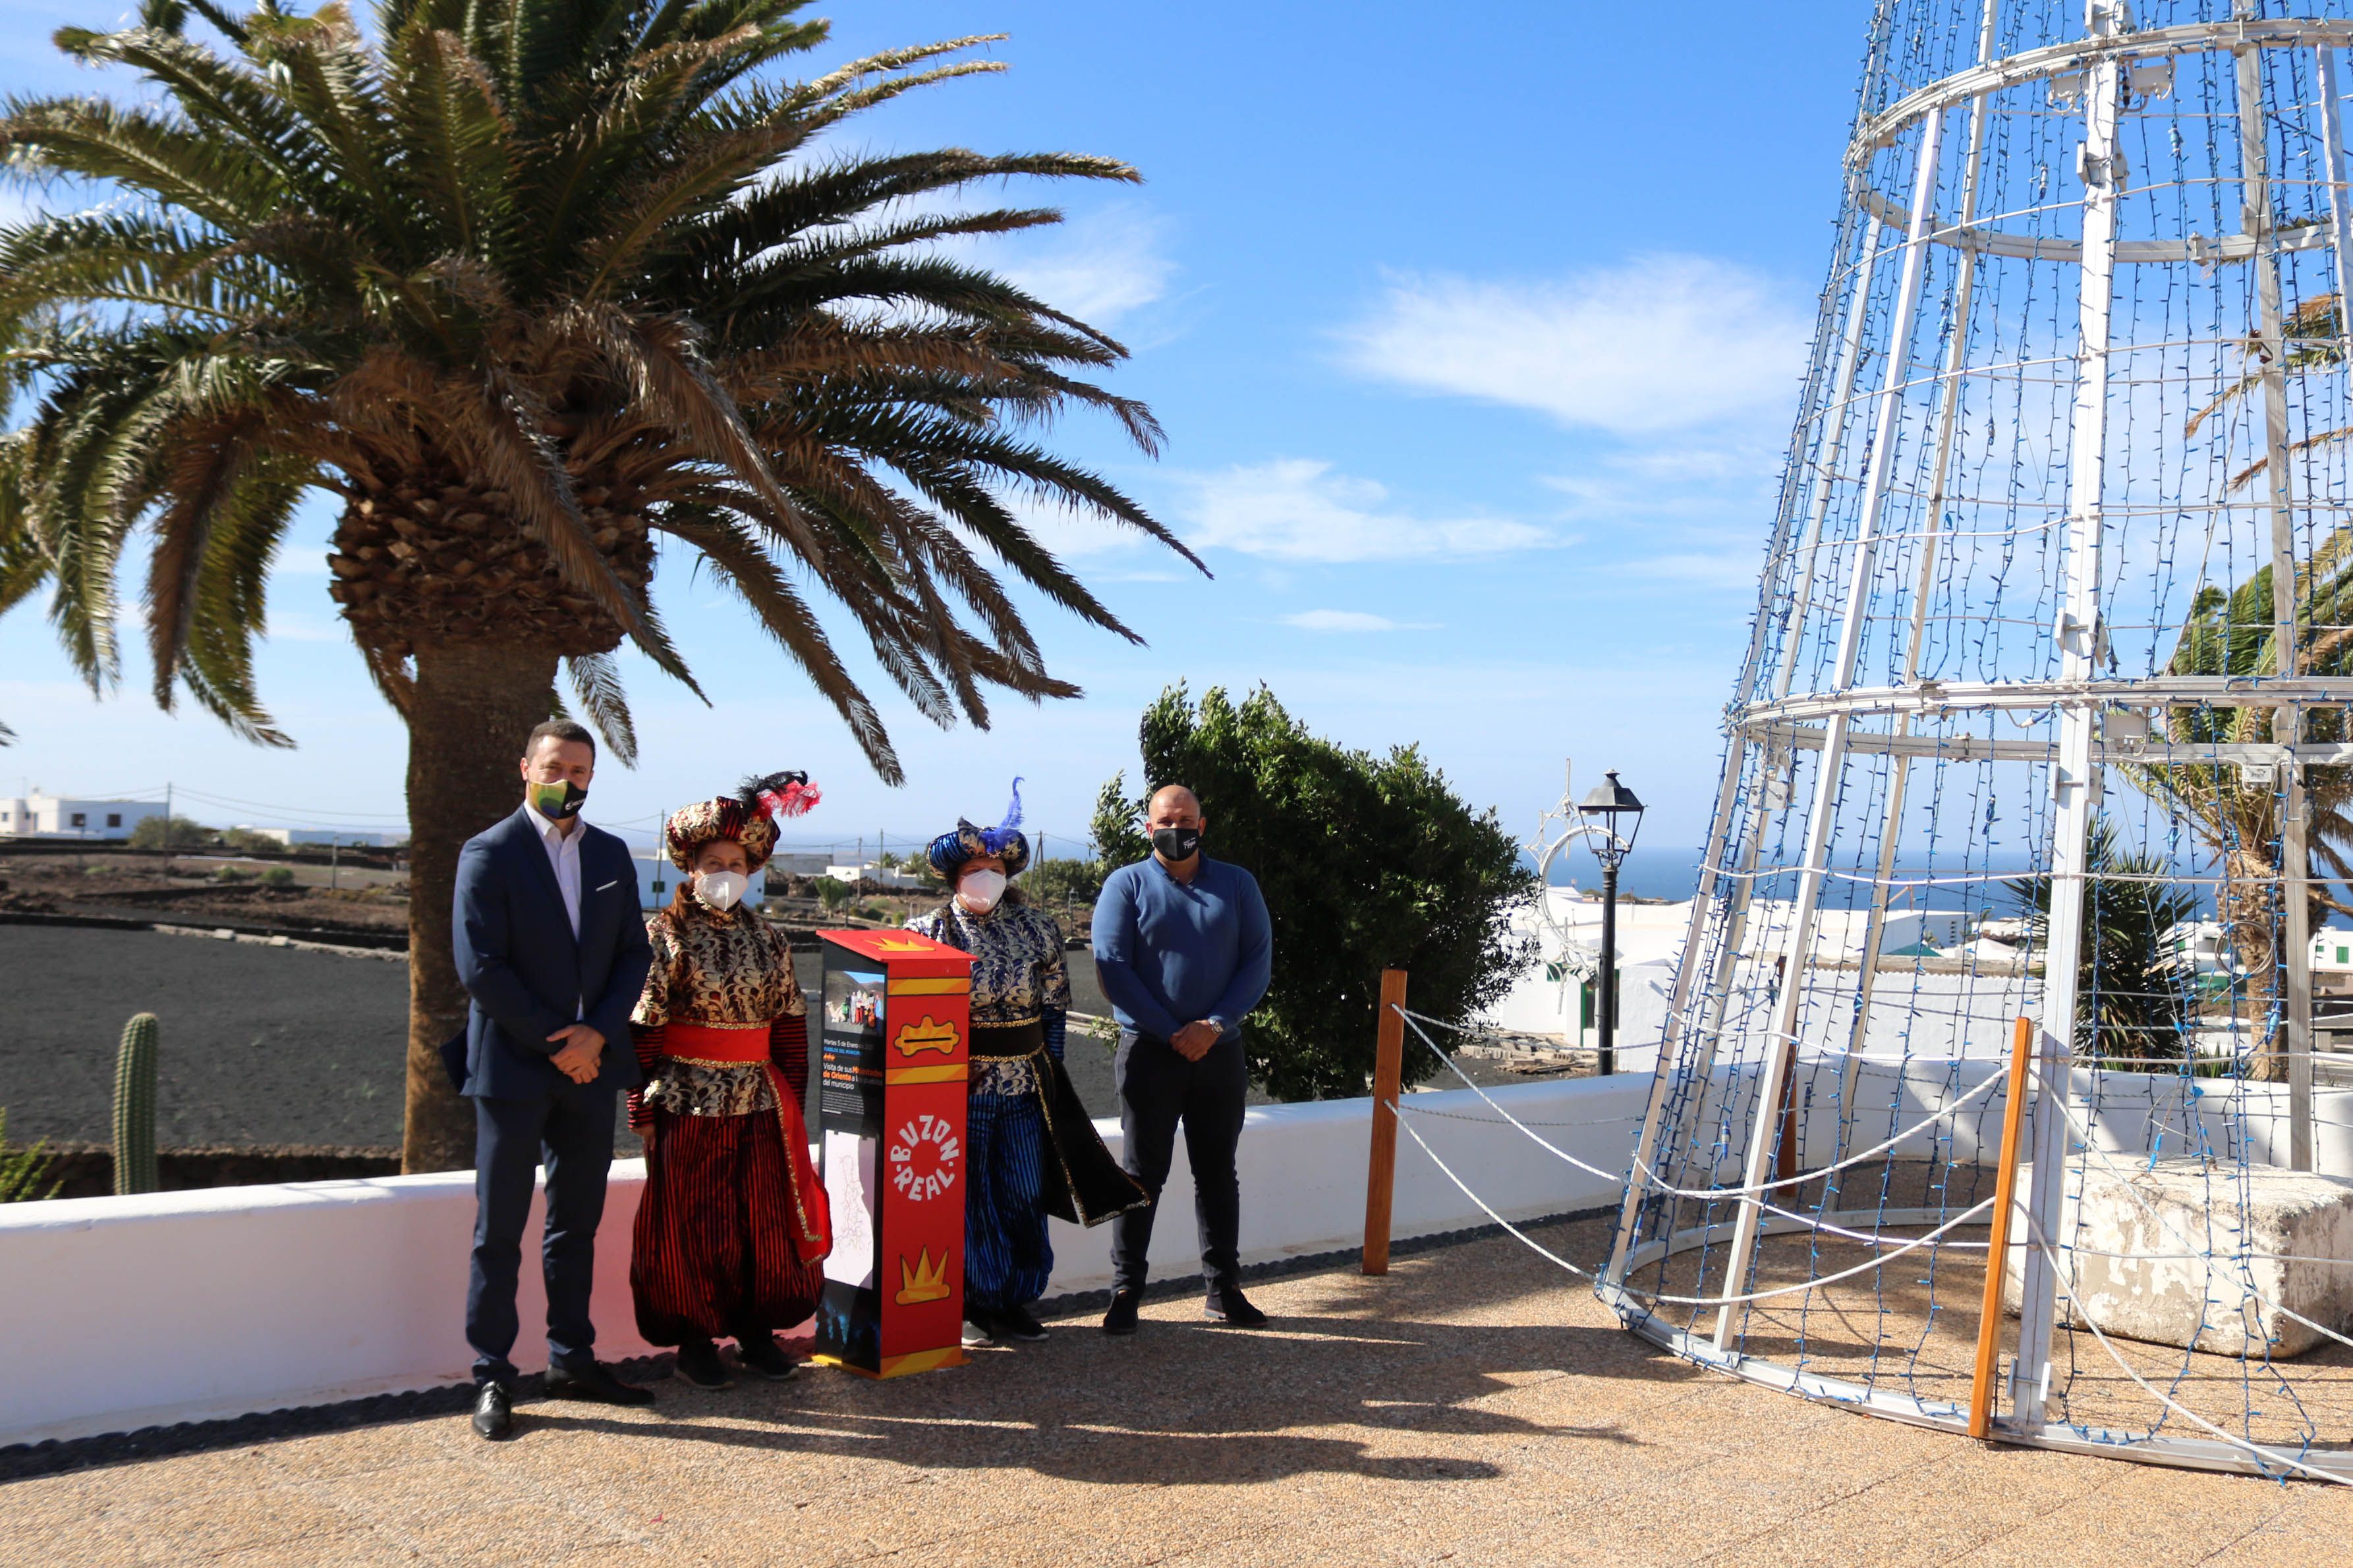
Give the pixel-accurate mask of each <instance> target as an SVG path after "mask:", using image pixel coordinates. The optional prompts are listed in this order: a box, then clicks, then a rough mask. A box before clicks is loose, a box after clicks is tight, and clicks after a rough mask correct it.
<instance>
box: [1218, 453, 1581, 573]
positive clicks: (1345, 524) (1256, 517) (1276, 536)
mask: <svg viewBox="0 0 2353 1568" xmlns="http://www.w3.org/2000/svg"><path fill="white" fill-rule="evenodd" d="M1184 482H1186V483H1187V484H1188V485H1189V486H1190V487H1191V488H1192V490H1193V496H1192V500H1191V501H1190V503H1189V504H1188V505H1187V506H1186V507H1185V509H1184V510H1185V512H1186V515H1187V521H1188V522H1189V526H1188V527H1187V529H1186V531H1185V538H1186V541H1187V542H1188V543H1190V544H1192V545H1193V546H1194V547H1195V548H1197V549H1198V548H1205V547H1208V548H1222V549H1227V550H1232V551H1237V552H1240V553H1242V554H1245V555H1257V556H1263V557H1265V558H1267V559H1270V560H1275V561H1316V562H1353V561H1411V560H1422V559H1427V558H1430V557H1434V556H1458V555H1497V554H1502V553H1504V552H1510V551H1515V550H1532V549H1536V548H1539V547H1541V546H1545V545H1549V544H1556V543H1560V542H1563V541H1561V540H1558V539H1556V538H1555V537H1554V536H1553V535H1551V534H1549V533H1547V532H1546V531H1544V530H1543V529H1540V528H1535V527H1532V526H1531V525H1529V524H1527V523H1524V522H1514V521H1509V520H1507V519H1503V518H1493V517H1451V518H1430V517H1418V516H1414V515H1412V514H1411V513H1409V512H1407V511H1404V510H1399V509H1398V508H1396V507H1394V506H1392V505H1391V504H1390V503H1389V496H1388V489H1387V488H1386V487H1384V486H1382V485H1380V484H1378V483H1377V482H1375V481H1374V480H1371V479H1356V478H1355V477H1353V476H1350V475H1347V474H1338V473H1335V472H1333V471H1332V465H1331V464H1329V463H1324V462H1317V461H1314V460H1312V459H1308V458H1277V459H1275V460H1274V461H1272V462H1266V463H1244V464H1238V465H1236V466H1235V467H1233V468H1226V469H1224V470H1222V471H1220V472H1219V473H1214V474H1196V475H1191V476H1187V477H1185V481H1184Z"/></svg>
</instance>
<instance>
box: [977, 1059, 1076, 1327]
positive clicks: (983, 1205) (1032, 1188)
mask: <svg viewBox="0 0 2353 1568" xmlns="http://www.w3.org/2000/svg"><path fill="white" fill-rule="evenodd" d="M1051 1158H1053V1155H1052V1152H1050V1150H1049V1149H1048V1148H1047V1147H1046V1118H1045V1114H1044V1113H1043V1112H1042V1111H1041V1110H1039V1107H1038V1097H1037V1096H1036V1095H1034V1094H976V1095H974V1096H973V1097H972V1098H971V1099H970V1100H967V1101H965V1171H966V1172H967V1173H969V1175H968V1179H969V1181H970V1183H971V1187H970V1189H969V1190H968V1191H967V1192H966V1193H965V1201H964V1309H965V1312H966V1313H968V1314H969V1313H974V1312H1001V1311H1004V1310H1006V1309H1008V1308H1009V1307H1026V1306H1028V1305H1029V1303H1030V1302H1032V1301H1034V1300H1038V1298H1039V1297H1040V1296H1043V1295H1044V1294H1045V1293H1046V1281H1047V1280H1048V1279H1050V1278H1052V1276H1053V1272H1054V1247H1053V1244H1052V1242H1050V1240H1048V1238H1047V1236H1046V1204H1045V1197H1044V1192H1045V1184H1046V1162H1047V1161H1048V1160H1050V1159H1051Z"/></svg>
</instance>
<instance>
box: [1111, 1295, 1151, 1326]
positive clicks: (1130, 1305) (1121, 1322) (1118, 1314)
mask: <svg viewBox="0 0 2353 1568" xmlns="http://www.w3.org/2000/svg"><path fill="white" fill-rule="evenodd" d="M1143 1304H1144V1292H1143V1291H1141V1290H1115V1291H1113V1293H1112V1298H1111V1310H1110V1311H1108V1312H1105V1313H1104V1314H1103V1332H1104V1333H1107V1334H1132V1333H1134V1332H1135V1310H1136V1308H1138V1307H1140V1306H1142V1305H1143Z"/></svg>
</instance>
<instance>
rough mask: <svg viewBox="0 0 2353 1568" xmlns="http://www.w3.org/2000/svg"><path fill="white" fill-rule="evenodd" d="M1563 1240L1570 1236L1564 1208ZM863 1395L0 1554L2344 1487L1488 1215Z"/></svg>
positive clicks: (304, 1466)
mask: <svg viewBox="0 0 2353 1568" xmlns="http://www.w3.org/2000/svg"><path fill="white" fill-rule="evenodd" d="M1546 1240H1547V1241H1548V1242H1549V1243H1550V1244H1551V1245H1553V1246H1554V1247H1556V1249H1561V1250H1564V1251H1565V1252H1566V1253H1567V1256H1570V1257H1572V1258H1591V1257H1593V1256H1594V1255H1595V1254H1596V1253H1597V1251H1598V1250H1599V1247H1600V1245H1601V1240H1602V1237H1601V1229H1600V1226H1599V1225H1597V1224H1595V1223H1593V1222H1584V1223H1580V1224H1577V1225H1571V1226H1556V1227H1552V1229H1551V1230H1550V1232H1549V1234H1548V1235H1547V1236H1546ZM1257 1293H1258V1295H1259V1298H1260V1299H1261V1300H1262V1302H1263V1303H1264V1304H1265V1305H1266V1306H1267V1307H1268V1308H1269V1309H1270V1310H1272V1311H1273V1312H1275V1313H1276V1314H1277V1321H1276V1323H1275V1325H1274V1326H1273V1327H1272V1328H1271V1329H1270V1330H1268V1331H1264V1332H1260V1333H1237V1332H1231V1331H1219V1330H1213V1329H1209V1328H1208V1327H1205V1326H1203V1325H1202V1324H1201V1323H1200V1322H1199V1321H1198V1318H1197V1317H1195V1316H1194V1315H1193V1314H1194V1312H1195V1311H1196V1310H1197V1309H1196V1308H1195V1307H1194V1306H1193V1303H1192V1302H1191V1301H1190V1300H1167V1301H1164V1302H1155V1304H1154V1306H1153V1307H1152V1308H1151V1309H1149V1310H1148V1311H1147V1321H1146V1323H1145V1331H1144V1333H1143V1334H1141V1335H1140V1336H1138V1337H1137V1338H1136V1339H1134V1340H1132V1341H1124V1342H1121V1341H1110V1340H1106V1339H1104V1338H1103V1336H1102V1335H1100V1334H1098V1333H1097V1332H1095V1331H1094V1329H1093V1327H1092V1320H1089V1319H1077V1320H1066V1321H1062V1322H1061V1323H1060V1324H1058V1326H1057V1330H1056V1333H1055V1336H1054V1338H1053V1340H1052V1341H1051V1342H1050V1343H1048V1344H1046V1345H1043V1346H1039V1347H1035V1348H1023V1349H1019V1350H1000V1351H992V1352H986V1353H985V1354H983V1355H982V1356H980V1357H979V1359H978V1361H977V1363H976V1364H974V1365H971V1366H967V1367H964V1368H960V1369H957V1370H954V1371H949V1372H943V1373H933V1374H930V1375H927V1376H923V1377H919V1378H914V1379H910V1380H907V1381H904V1382H899V1383H892V1384H871V1383H866V1382H862V1381H860V1380H858V1379H855V1378H852V1377H849V1376H846V1375H843V1374H839V1373H826V1372H818V1371H812V1372H810V1373H805V1374H804V1375H803V1377H802V1378H801V1379H799V1380H797V1381H796V1382H795V1383H792V1384H786V1385H784V1386H783V1387H781V1388H771V1387H768V1386H766V1385H761V1386H759V1387H756V1388H755V1387H739V1388H737V1389H734V1390H732V1391H729V1392H726V1393H719V1394H704V1393H701V1392H697V1391H694V1390H691V1389H688V1388H686V1387H685V1386H684V1385H683V1384H678V1383H675V1382H666V1383H663V1384H659V1394H660V1398H659V1404H658V1405H655V1407H654V1408H653V1409H651V1410H649V1411H644V1412H636V1411H605V1410H602V1409H598V1408H594V1407H589V1406H582V1405H527V1406H525V1407H524V1409H523V1414H524V1415H525V1418H526V1419H525V1425H524V1426H523V1429H522V1432H521V1434H520V1435H519V1436H517V1437H516V1439H515V1440H514V1441H512V1443H510V1444H506V1445H502V1446H497V1447H493V1446H491V1445H487V1444H483V1443H480V1442H478V1441H476V1440H475V1439H474V1438H473V1437H472V1436H470V1434H469V1433H468V1431H467V1430H466V1428H465V1426H464V1425H463V1422H462V1420H461V1419H459V1418H458V1417H440V1418H436V1419H432V1420H419V1421H411V1422H406V1423H402V1424H395V1425H387V1426H375V1427H366V1428H361V1429H357V1430H353V1431H346V1432H341V1433H336V1434H332V1435H329V1436H314V1437H306V1438H298V1439H291V1440H286V1441H280V1442H274V1443H263V1444H261V1445H259V1446H257V1447H234V1448H228V1449H224V1450H220V1451H215V1452H210V1453H202V1454H192V1455H185V1456H182V1457H179V1458H168V1459H155V1460H149V1461H145V1462H141V1463H136V1464H130V1465H124V1466H120V1467H116V1468H100V1469H90V1470H81V1471H76V1472H72V1473H69V1474H65V1475H59V1476H53V1477H47V1478H44V1479H33V1480H25V1481H18V1482H16V1483H13V1484H10V1485H7V1486H5V1487H0V1562H5V1563H44V1564H47V1563H76V1564H79V1563H193V1562H208V1563H251V1564H260V1563H295V1564H311V1563H334V1564H336V1565H337V1568H364V1565H367V1564H375V1563H419V1562H424V1563H477V1562H479V1563H491V1562H501V1563H514V1562H530V1563H596V1564H608V1563H609V1564H628V1563H789V1564H793V1565H795V1568H805V1565H807V1568H813V1565H817V1564H825V1563H866V1562H873V1561H883V1560H887V1561H890V1562H893V1563H901V1562H903V1563H922V1564H935V1565H940V1568H946V1565H950V1564H967V1563H968V1564H990V1565H997V1564H1007V1565H1009V1564H1022V1563H1037V1564H1047V1565H1050V1568H1078V1565H1082V1564H1093V1563H1182V1564H1187V1565H1188V1568H1211V1565H1224V1564H1247V1565H1251V1568H1256V1565H1260V1564H1268V1563H1283V1564H1324V1563H1328V1564H1334V1565H1335V1568H1337V1565H1346V1568H1359V1565H1362V1564H1366V1563H1438V1562H1452V1563H1469V1564H1479V1565H1485V1564H1491V1563H1611V1564H1619V1565H1636V1564H1649V1563H1660V1564H1667V1563H1674V1564H1686V1563H1739V1564H1746V1563H1837V1564H1848V1563H1901V1564H1912V1563H1919V1564H1928V1563H2020V1564H2035V1565H2037V1568H2042V1565H2047V1564H2050V1563H2068V1564H2071V1565H2083V1564H2094V1563H2132V1564H2139V1563H2251V1564H2252V1563H2294V1564H2299V1565H2302V1564H2310V1563H2326V1562H2333V1561H2341V1560H2342V1559H2341V1558H2340V1557H2339V1556H2338V1553H2339V1552H2342V1551H2343V1550H2344V1542H2345V1539H2346V1537H2347V1535H2348V1531H2353V1499H2348V1498H2347V1497H2345V1496H2343V1495H2341V1494H2340V1493H2338V1492H2337V1491H2336V1490H2335V1489H2327V1488H2324V1487H2321V1486H2318V1485H2310V1484H2304V1485H2295V1486H2286V1487H2283V1486H2280V1485H2278V1484H2275V1483H2270V1482H2264V1481H2258V1480H2253V1479H2237V1478H2231V1477H2218V1476H2205V1475H2197V1474H2191V1473H2188V1472H2182V1471H2175V1470H2165V1469H2157V1468H2146V1467H2142V1466H2137V1465H2128V1464H2123V1463H2119V1462H2116V1461H2112V1460H2102V1459H2091V1458H2073V1457H2068V1456H2062V1455H2054V1454H2044V1453H2039V1452H2033V1451H2029V1450H2022V1449H1996V1448H1984V1447H1978V1446H1976V1445H1973V1444H1970V1443H1968V1442H1967V1441H1966V1440H1963V1439H1959V1438H1956V1437H1952V1436H1947V1435H1944V1434H1941V1433H1934V1432H1927V1431H1921V1430H1916V1429H1914V1428H1911V1427H1906V1426H1896V1425H1894V1424H1891V1423H1887V1422H1882V1421H1877V1420H1873V1419H1871V1418H1868V1417H1865V1416H1862V1415H1852V1414H1848V1413H1844V1412H1841V1411H1839V1410H1835V1409H1830V1408H1826V1407H1823V1406H1820V1405H1808V1404H1805V1403H1803V1402H1800V1401H1799V1400H1796V1399H1792V1398H1789V1397H1788V1396H1786V1395H1779V1394H1770V1393H1767V1392H1765V1391H1763V1390H1761V1389H1757V1388H1755V1387H1751V1386H1749V1385H1747V1384H1741V1383H1737V1382H1734V1381H1732V1380H1729V1379H1725V1378H1721V1377H1716V1376H1714V1375H1710V1374H1705V1373H1699V1372H1697V1371H1694V1369H1692V1368H1690V1367H1688V1366H1686V1365H1684V1364H1683V1363H1677V1362H1674V1361H1672V1360H1669V1359H1667V1358H1665V1357H1663V1356H1662V1355H1659V1354H1657V1353H1656V1352H1652V1351H1651V1350H1650V1349H1649V1348H1648V1347H1647V1346H1645V1345H1644V1344H1643V1343H1642V1342H1640V1341H1637V1340H1634V1339H1633V1338H1631V1337H1630V1336H1629V1335H1626V1334H1624V1333H1622V1332H1620V1331H1618V1330H1617V1329H1616V1328H1615V1327H1614V1325H1613V1323H1612V1321H1610V1320H1609V1317H1608V1316H1607V1314H1605V1313H1604V1312H1603V1311H1602V1310H1600V1308H1599V1306H1598V1305H1597V1304H1596V1303H1595V1302H1594V1300H1593V1299H1592V1297H1591V1296H1590V1295H1589V1294H1588V1292H1587V1291H1586V1290H1585V1289H1582V1288H1581V1286H1580V1285H1579V1284H1578V1282H1577V1281H1574V1280H1569V1279H1566V1278H1565V1277H1564V1276H1562V1275H1560V1274H1559V1273H1557V1272H1556V1271H1555V1270H1553V1269H1552V1268H1550V1266H1549V1265H1546V1264H1545V1263H1543V1262H1542V1261H1540V1260H1538V1259H1535V1258H1533V1257H1531V1256H1530V1255H1529V1254H1527V1253H1525V1251H1522V1250H1521V1249H1519V1248H1518V1247H1517V1246H1516V1245H1515V1244H1514V1243H1512V1242H1510V1241H1508V1240H1504V1239H1500V1238H1499V1239H1495V1240H1491V1241H1481V1242H1476V1243H1472V1244H1470V1245H1466V1246H1462V1247H1452V1248H1448V1249H1443V1250H1439V1251H1434V1252H1430V1253H1424V1254H1420V1255H1419V1256H1415V1257H1411V1258H1402V1259H1400V1260H1399V1261H1398V1265H1397V1267H1396V1268H1395V1271H1394V1272H1393V1273H1391V1274H1390V1275H1389V1276H1388V1278H1387V1279H1363V1278H1361V1277H1358V1276H1356V1275H1355V1274H1354V1273H1348V1272H1343V1273H1332V1274H1324V1275H1313V1276H1307V1277H1302V1278H1295V1279H1290V1280H1287V1281H1282V1282H1273V1283H1269V1284H1266V1285H1264V1286H1262V1287H1261V1288H1260V1289H1258V1292H1257Z"/></svg>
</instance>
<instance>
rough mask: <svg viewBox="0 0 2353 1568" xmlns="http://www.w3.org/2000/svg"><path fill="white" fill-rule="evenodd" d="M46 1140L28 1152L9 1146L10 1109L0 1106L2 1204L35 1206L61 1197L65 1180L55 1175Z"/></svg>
mask: <svg viewBox="0 0 2353 1568" xmlns="http://www.w3.org/2000/svg"><path fill="white" fill-rule="evenodd" d="M48 1142H49V1141H48V1140H47V1139H46V1138H44V1139H42V1140H41V1141H40V1142H37V1143H36V1144H34V1145H33V1146H32V1147H31V1148H29V1149H11V1148H10V1147H8V1108H7V1107H6V1106H5V1105H0V1204H23V1203H36V1202H38V1201H39V1200H41V1199H43V1198H53V1197H56V1196H57V1195H58V1188H59V1187H61V1186H63V1185H65V1178H64V1177H62V1176H58V1175H56V1174H54V1173H53V1172H54V1168H55V1162H54V1161H53V1160H52V1159H51V1158H50V1157H49V1156H48V1155H47V1153H45V1152H43V1151H44V1150H46V1149H47V1147H48Z"/></svg>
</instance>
